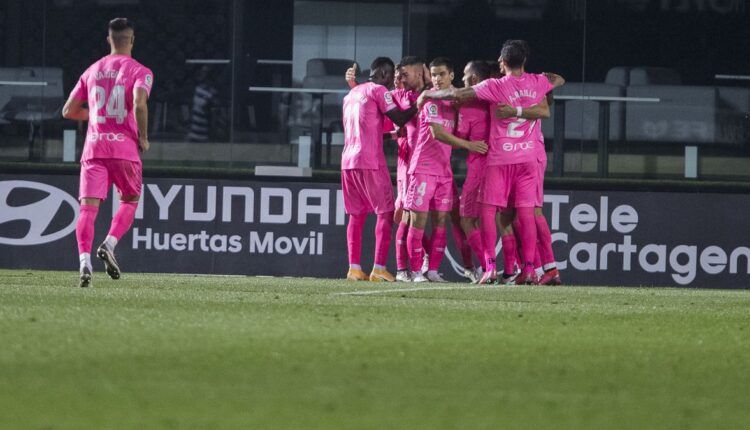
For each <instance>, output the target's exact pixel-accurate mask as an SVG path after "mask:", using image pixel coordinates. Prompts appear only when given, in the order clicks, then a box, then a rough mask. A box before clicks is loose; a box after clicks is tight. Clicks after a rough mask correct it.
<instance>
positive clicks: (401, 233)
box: [396, 221, 409, 270]
mask: <svg viewBox="0 0 750 430" xmlns="http://www.w3.org/2000/svg"><path fill="white" fill-rule="evenodd" d="M407 234H409V224H407V223H405V222H403V221H401V222H400V223H399V224H398V229H397V230H396V270H407V269H408V268H409V250H407V249H406V235H407Z"/></svg>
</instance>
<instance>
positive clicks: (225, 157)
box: [11, 0, 232, 165]
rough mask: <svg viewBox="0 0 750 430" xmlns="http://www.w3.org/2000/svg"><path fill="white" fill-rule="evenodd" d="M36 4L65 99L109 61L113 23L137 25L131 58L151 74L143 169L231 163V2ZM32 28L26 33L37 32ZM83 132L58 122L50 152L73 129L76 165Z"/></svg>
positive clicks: (56, 156)
mask: <svg viewBox="0 0 750 430" xmlns="http://www.w3.org/2000/svg"><path fill="white" fill-rule="evenodd" d="M11 3H15V2H11ZM24 3H25V2H24ZM39 3H40V4H47V5H48V6H47V27H46V38H45V40H46V41H47V44H48V45H49V46H52V45H53V44H54V46H55V49H48V50H47V51H46V52H47V55H46V57H45V61H46V64H47V67H48V68H52V70H54V71H58V72H60V73H61V74H62V82H63V84H62V91H61V92H62V94H63V97H64V98H67V96H68V94H69V93H70V91H71V90H72V88H73V87H74V85H75V83H76V81H77V79H78V78H79V76H80V75H81V74H82V73H83V72H84V71H85V70H86V68H87V67H88V66H89V65H91V64H92V63H94V62H95V61H97V60H98V59H99V58H101V57H103V56H105V55H107V54H109V50H110V48H109V45H108V43H107V40H106V38H107V24H108V22H109V20H111V19H112V18H114V17H118V16H124V17H127V18H129V19H131V20H132V21H133V22H135V34H136V38H135V45H134V48H133V58H135V59H136V60H138V61H139V62H140V63H142V64H144V65H145V66H147V67H149V68H150V69H151V70H152V71H153V72H154V91H153V93H152V94H151V97H150V98H149V139H150V141H151V150H150V151H149V152H147V153H145V154H144V155H143V159H144V163H146V164H158V165H163V164H179V165H226V164H228V163H229V162H230V161H231V145H230V133H229V130H230V126H229V124H230V107H231V96H232V92H231V91H230V89H231V86H230V84H231V58H230V51H231V18H230V17H231V16H232V13H231V2H230V1H228V0H163V1H159V2H154V1H146V0H97V1H94V2H77V1H69V0H58V1H52V2H48V1H39ZM31 22H36V21H31ZM31 22H29V25H26V26H25V28H29V29H31V28H40V27H39V25H36V24H34V25H31ZM24 43H25V42H24ZM58 115H59V114H58ZM85 127H86V125H85V123H82V124H78V125H77V124H76V123H74V122H72V121H60V125H59V126H58V127H56V128H54V129H52V131H51V132H50V133H48V135H49V137H50V139H52V140H53V141H54V145H53V146H55V147H62V146H63V145H62V143H61V142H62V141H63V135H64V134H63V132H62V129H63V128H64V129H72V130H76V131H77V137H76V140H77V143H78V145H77V154H76V160H77V159H78V156H80V151H81V149H82V145H83V140H84V135H85V130H86V129H85ZM209 142H210V143H209ZM48 146H49V144H48ZM48 155H49V156H48V157H47V158H46V159H48V160H49V161H60V159H61V158H60V155H59V153H56V152H48Z"/></svg>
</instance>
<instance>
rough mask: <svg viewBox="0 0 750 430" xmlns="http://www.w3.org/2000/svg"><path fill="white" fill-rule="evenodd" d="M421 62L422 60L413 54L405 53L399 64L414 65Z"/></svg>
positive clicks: (422, 62)
mask: <svg viewBox="0 0 750 430" xmlns="http://www.w3.org/2000/svg"><path fill="white" fill-rule="evenodd" d="M422 64H424V60H422V59H421V58H419V57H417V56H415V55H407V56H406V57H404V58H402V59H401V66H416V65H422Z"/></svg>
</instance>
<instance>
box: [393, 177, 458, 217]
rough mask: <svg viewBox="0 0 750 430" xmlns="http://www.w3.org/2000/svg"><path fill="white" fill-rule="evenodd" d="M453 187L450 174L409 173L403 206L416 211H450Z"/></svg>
mask: <svg viewBox="0 0 750 430" xmlns="http://www.w3.org/2000/svg"><path fill="white" fill-rule="evenodd" d="M453 187H454V185H453V177H452V176H433V175H426V174H424V173H415V174H413V175H410V176H409V187H408V188H407V191H406V202H405V207H406V209H407V210H410V211H417V212H429V211H438V212H450V211H451V209H453Z"/></svg>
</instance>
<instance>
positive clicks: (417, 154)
mask: <svg viewBox="0 0 750 430" xmlns="http://www.w3.org/2000/svg"><path fill="white" fill-rule="evenodd" d="M430 76H431V80H432V84H433V86H434V88H436V89H438V90H444V89H447V88H450V87H451V82H452V81H453V76H454V74H453V65H452V63H451V62H450V60H448V59H447V58H436V59H434V60H433V61H432V62H431V63H430ZM455 120H456V112H455V110H454V108H453V106H452V103H451V102H449V101H428V102H426V103H424V105H423V106H422V107H421V109H420V113H419V129H418V137H417V145H416V147H415V148H414V152H413V154H412V156H411V159H410V160H409V171H408V173H409V175H410V176H409V186H408V188H407V192H406V206H405V208H406V209H407V210H408V211H409V212H410V226H409V231H408V235H407V249H408V251H409V261H410V266H411V278H412V282H426V281H431V282H445V280H444V279H443V278H442V277H441V276H440V274H439V273H438V272H437V269H438V268H439V267H440V262H441V261H442V258H443V255H444V253H445V245H446V221H447V219H448V216H449V214H450V211H451V209H452V208H453V172H452V170H451V164H450V156H451V146H455V147H460V148H465V149H468V150H470V151H479V152H482V151H486V150H487V145H486V143H484V142H469V141H466V140H463V139H459V138H457V137H456V136H454V135H453V134H452V133H453V131H454V127H455ZM430 212H432V213H433V230H432V238H431V247H430V250H429V254H430V255H429V265H428V266H429V267H428V271H427V274H426V275H423V274H422V271H421V270H420V269H421V266H422V259H423V252H424V249H423V246H422V238H423V236H424V228H425V225H426V224H427V218H428V215H429V214H430Z"/></svg>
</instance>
